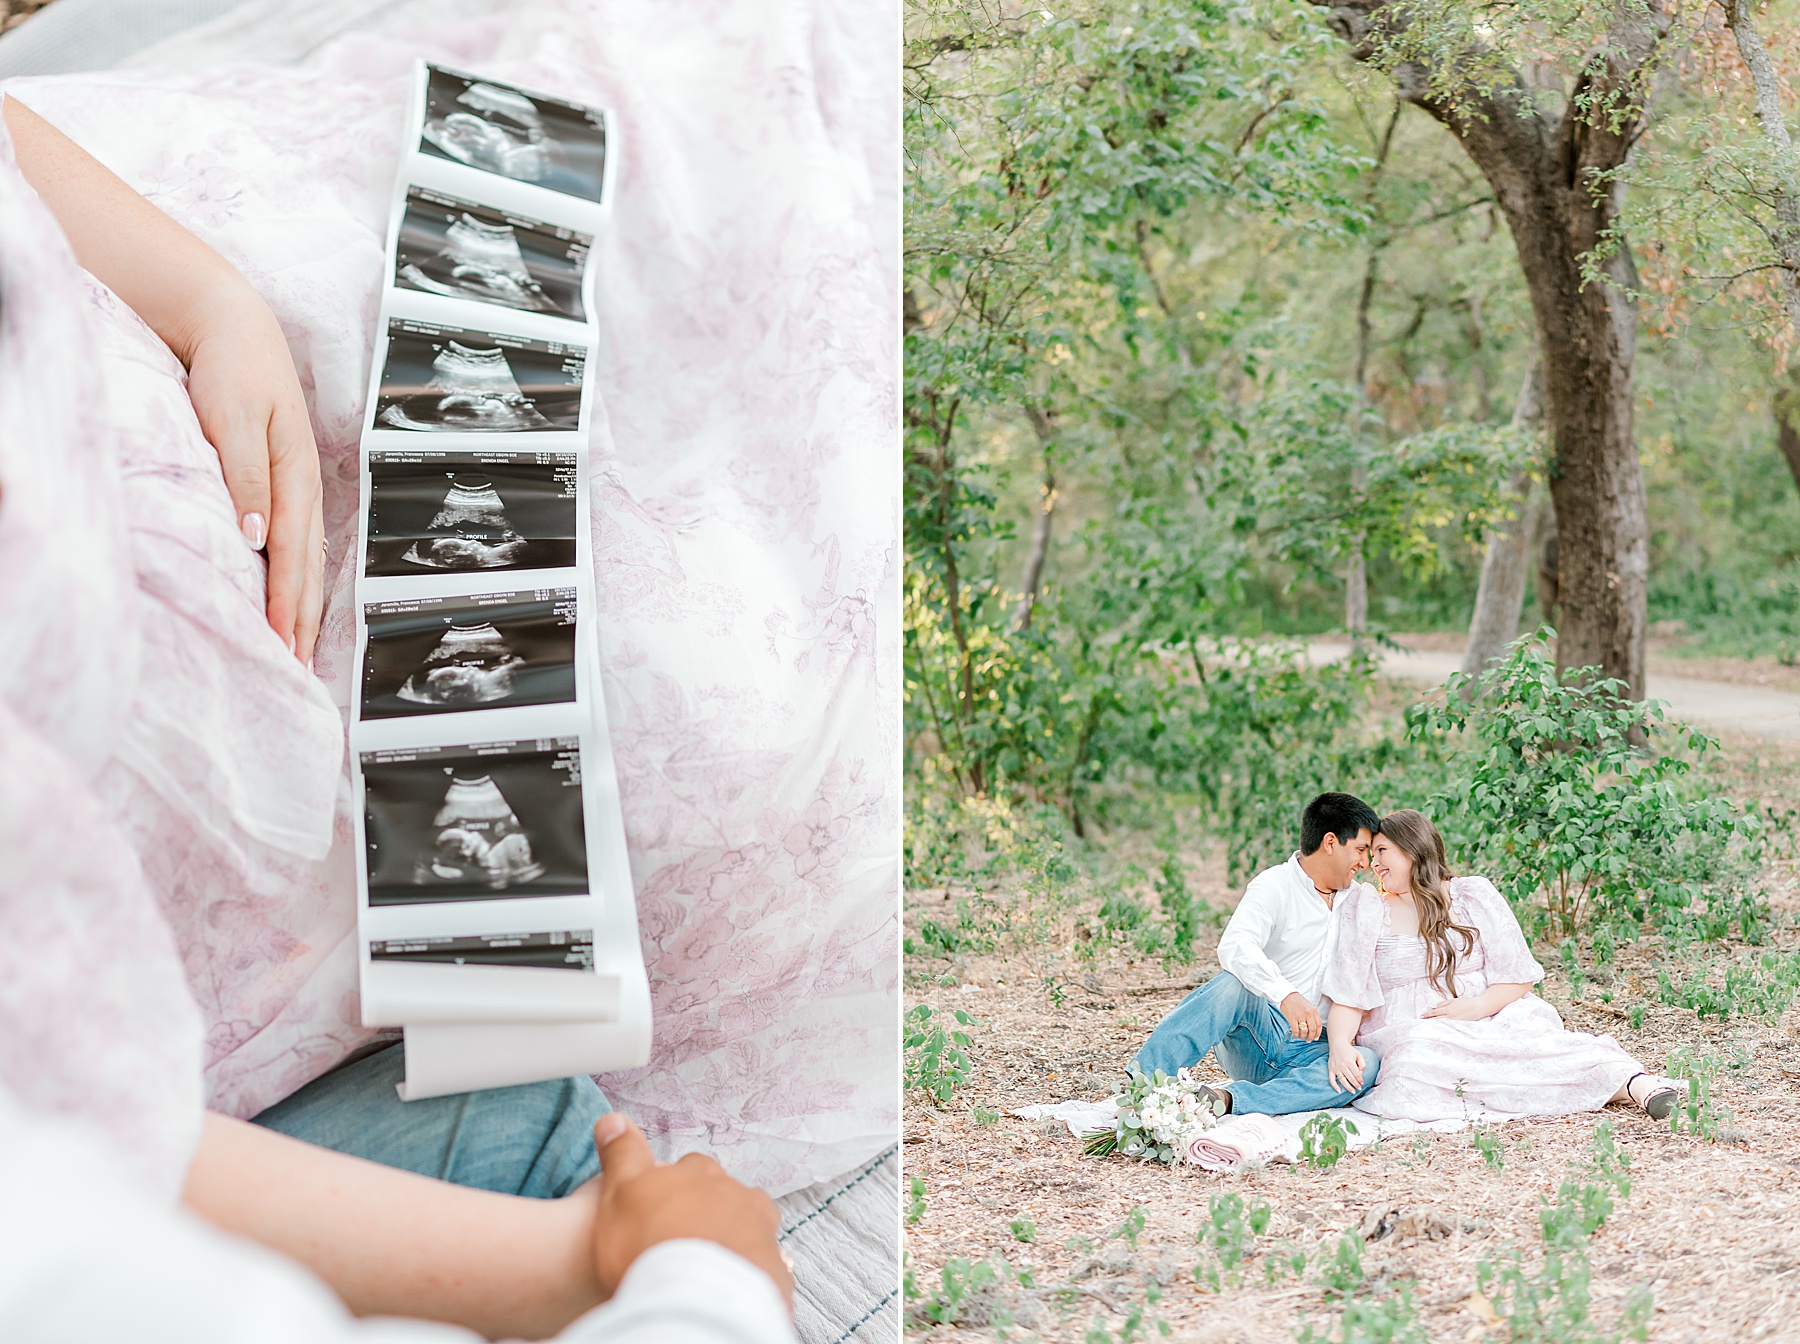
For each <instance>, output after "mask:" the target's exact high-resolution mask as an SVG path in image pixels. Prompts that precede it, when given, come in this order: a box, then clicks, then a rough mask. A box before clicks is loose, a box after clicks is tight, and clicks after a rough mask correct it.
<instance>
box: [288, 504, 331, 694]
mask: <svg viewBox="0 0 1800 1344" xmlns="http://www.w3.org/2000/svg"><path fill="white" fill-rule="evenodd" d="M311 549H312V550H313V551H314V552H315V553H317V555H318V557H319V559H318V561H317V562H316V563H314V564H311V565H309V566H308V567H307V571H306V588H305V590H304V591H303V592H302V593H301V594H300V614H299V616H298V617H297V618H296V620H295V622H294V656H295V657H297V658H298V659H299V660H300V661H301V662H303V663H311V662H312V656H313V646H314V645H316V644H317V643H318V642H319V623H320V622H321V621H322V620H323V619H324V616H325V559H326V556H325V520H324V518H323V517H320V519H319V520H318V523H317V525H316V527H315V528H314V530H313V534H312V544H311Z"/></svg>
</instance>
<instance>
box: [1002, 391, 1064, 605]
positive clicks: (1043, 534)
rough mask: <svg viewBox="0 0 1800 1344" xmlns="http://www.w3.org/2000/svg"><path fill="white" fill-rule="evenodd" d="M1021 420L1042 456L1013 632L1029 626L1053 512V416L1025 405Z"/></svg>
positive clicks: (1047, 555) (1048, 546) (1054, 484)
mask: <svg viewBox="0 0 1800 1344" xmlns="http://www.w3.org/2000/svg"><path fill="white" fill-rule="evenodd" d="M1025 418H1026V419H1028V420H1030V421H1031V427H1032V429H1033V430H1035V431H1036V432H1037V436H1038V446H1039V447H1040V448H1042V449H1043V452H1044V493H1043V495H1042V496H1041V497H1040V498H1039V500H1038V515H1037V522H1036V523H1035V524H1034V525H1033V527H1032V530H1031V552H1030V554H1029V555H1027V556H1026V557H1025V573H1024V576H1023V577H1022V578H1021V579H1020V580H1019V605H1018V606H1016V607H1014V608H1013V618H1012V623H1013V629H1015V630H1024V629H1027V628H1028V627H1029V626H1030V625H1031V611H1032V608H1033V607H1035V606H1036V605H1037V595H1038V584H1039V583H1040V582H1042V580H1043V577H1044V561H1045V560H1046V559H1047V558H1048V557H1049V555H1050V519H1051V517H1052V516H1053V514H1054V513H1055V510H1056V460H1055V458H1054V457H1053V456H1052V451H1051V450H1052V449H1053V448H1054V447H1055V445H1056V412H1055V411H1047V410H1045V409H1044V408H1043V407H1042V406H1038V405H1036V404H1035V403H1032V402H1027V403H1026V405H1025Z"/></svg>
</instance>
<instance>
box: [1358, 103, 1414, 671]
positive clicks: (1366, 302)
mask: <svg viewBox="0 0 1800 1344" xmlns="http://www.w3.org/2000/svg"><path fill="white" fill-rule="evenodd" d="M1404 106H1405V104H1404V103H1402V102H1401V101H1400V99H1398V98H1396V99H1394V110H1393V113H1392V114H1391V115H1390V116H1389V117H1388V124H1387V130H1386V131H1384V132H1383V133H1382V136H1381V144H1380V146H1379V147H1378V148H1377V149H1376V151H1375V168H1374V171H1373V172H1371V173H1370V174H1369V188H1368V191H1367V193H1366V195H1365V199H1366V200H1367V202H1368V206H1369V210H1370V212H1371V213H1373V212H1374V210H1375V198H1376V194H1377V193H1378V192H1379V191H1380V190H1381V174H1382V171H1383V170H1384V169H1385V168H1386V167H1387V160H1388V151H1389V150H1391V149H1392V148H1393V147H1394V131H1395V129H1396V128H1397V127H1398V126H1399V125H1400V109H1401V108H1402V107H1404ZM1388 241H1389V239H1388V236H1387V235H1386V234H1385V233H1383V232H1381V231H1380V230H1377V231H1376V233H1375V236H1374V238H1373V239H1372V240H1371V241H1370V243H1369V253H1368V256H1367V257H1366V258H1364V260H1363V278H1362V289H1361V291H1360V292H1359V293H1358V294H1357V296H1356V347H1355V348H1356V353H1355V356H1354V357H1353V358H1352V359H1351V362H1350V379H1351V381H1352V382H1353V383H1354V384H1355V385H1356V394H1357V396H1359V397H1361V398H1362V399H1363V400H1364V401H1367V400H1368V397H1369V349H1370V338H1371V335H1372V332H1373V328H1372V327H1371V325H1370V322H1369V308H1370V305H1372V304H1373V303H1374V301H1375V280H1376V277H1377V276H1378V275H1379V274H1380V272H1381V254H1382V253H1383V252H1385V251H1386V250H1387V245H1388ZM1368 483H1369V472H1368V468H1366V467H1364V466H1363V465H1362V464H1361V463H1358V464H1357V465H1356V466H1354V467H1352V468H1351V469H1350V489H1351V493H1352V494H1354V495H1356V496H1357V497H1359V498H1360V497H1361V495H1362V492H1363V491H1364V489H1366V488H1367V487H1368ZM1350 546H1351V550H1350V563H1349V565H1348V566H1347V567H1346V568H1345V570H1344V629H1346V630H1348V631H1349V632H1350V650H1351V652H1352V653H1361V652H1362V651H1363V647H1364V635H1365V633H1366V632H1367V630H1368V628H1369V559H1368V555H1367V554H1366V552H1365V551H1364V549H1363V546H1364V541H1363V534H1362V533H1361V532H1358V533H1357V534H1356V535H1355V536H1354V537H1353V538H1352V539H1351V542H1350Z"/></svg>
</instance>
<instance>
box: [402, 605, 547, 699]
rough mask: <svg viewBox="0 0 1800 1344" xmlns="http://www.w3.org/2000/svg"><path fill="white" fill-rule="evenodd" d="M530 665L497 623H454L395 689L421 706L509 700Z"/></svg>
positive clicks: (403, 697)
mask: <svg viewBox="0 0 1800 1344" xmlns="http://www.w3.org/2000/svg"><path fill="white" fill-rule="evenodd" d="M524 666H525V660H524V659H523V658H521V657H519V655H518V654H517V653H515V652H513V649H512V647H511V645H509V644H508V643H507V642H506V640H505V638H504V637H503V636H502V635H501V633H500V632H499V631H498V630H496V629H495V628H494V627H493V625H492V624H490V623H489V622H486V621H483V622H481V623H479V624H474V625H452V626H451V627H450V628H449V629H448V630H446V631H444V636H443V638H442V639H440V640H439V641H438V644H437V647H436V648H434V649H433V650H432V651H431V652H430V653H429V654H428V655H427V656H426V658H425V661H424V663H422V664H421V665H420V667H419V669H418V670H417V671H416V672H414V673H413V674H412V676H410V677H408V678H407V679H406V683H405V684H404V685H403V686H401V687H400V689H399V690H398V691H396V692H395V694H396V695H398V696H399V697H400V698H401V699H402V700H410V701H411V702H412V703H414V704H416V705H436V706H445V707H459V708H462V707H472V706H476V705H485V704H488V703H490V702H492V701H495V700H504V699H505V698H506V697H507V696H509V695H511V694H512V692H513V677H514V674H515V673H517V672H518V670H519V669H520V668H522V667H524Z"/></svg>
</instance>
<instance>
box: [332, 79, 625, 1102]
mask: <svg viewBox="0 0 1800 1344" xmlns="http://www.w3.org/2000/svg"><path fill="white" fill-rule="evenodd" d="M413 87H414V100H413V104H412V109H411V112H410V114H409V117H408V127H409V130H408V132H407V135H408V140H407V142H406V152H405V154H404V155H403V157H402V170H401V175H400V177H399V178H398V179H397V180H396V183H395V190H394V195H393V197H392V204H391V209H390V213H389V217H388V247H387V258H386V263H387V269H386V271H385V273H384V280H385V283H384V285H383V288H382V295H381V307H380V310H379V322H380V327H379V330H378V333H377V341H376V358H375V359H374V360H373V361H372V367H371V369H370V376H369V395H368V408H369V409H368V412H367V415H368V418H367V420H366V421H365V423H364V433H363V439H362V452H361V464H362V473H361V477H360V479H361V481H362V482H363V483H364V485H365V490H364V499H363V508H362V511H361V513H360V520H361V528H360V537H359V541H360V545H359V548H358V552H359V556H360V559H361V568H360V569H359V572H358V575H357V591H356V597H357V600H356V605H355V614H356V623H357V636H358V640H357V647H358V656H359V658H360V659H361V666H360V668H359V677H358V680H357V688H356V689H357V694H356V706H355V715H354V719H353V722H352V723H351V725H350V735H351V745H352V748H353V750H352V762H353V769H352V775H353V779H352V782H353V786H354V788H355V791H356V798H357V809H356V830H357V841H358V843H357V847H356V848H357V876H358V885H359V902H358V905H359V909H358V925H359V933H360V938H361V942H362V947H363V952H362V973H361V982H360V983H361V989H362V1004H363V1014H364V1021H365V1025H368V1026H395V1025H399V1026H404V1027H405V1028H406V1058H407V1065H406V1081H405V1082H404V1083H403V1084H402V1086H401V1089H400V1090H401V1095H402V1096H403V1097H405V1098H407V1099H415V1098H420V1097H429V1096H442V1095H446V1094H447V1093H450V1092H457V1091H465V1090H468V1089H470V1088H479V1087H491V1086H503V1085H507V1084H511V1083H518V1082H531V1081H536V1080H540V1079H544V1078H552V1077H566V1076H569V1075H571V1074H578V1073H595V1072H602V1071H607V1070H611V1069H617V1068H629V1067H637V1066H641V1065H642V1064H644V1063H645V1062H646V1061H647V1060H648V1058H649V1049H650V1022H651V1007H650V998H649V984H648V978H647V976H646V975H645V970H644V962H643V953H642V950H641V944H640V941H639V933H638V927H637V914H636V904H635V900H634V898H633V892H632V880H631V873H630V867H629V863H628V860H627V857H626V848H625V835H624V818H623V815H622V813H621V811H620V808H619V799H618V783H617V779H616V776H615V773H614V770H613V761H612V750H611V743H610V741H609V739H608V736H607V727H606V708H605V705H604V703H603V702H602V701H601V700H600V699H599V696H598V683H597V681H596V679H595V676H594V672H595V668H596V666H597V663H598V649H597V647H596V643H595V636H594V622H593V613H594V611H595V610H596V608H597V603H596V601H595V597H594V588H593V584H594V577H593V571H592V566H591V564H588V563H585V562H586V561H587V560H588V559H589V548H590V543H589V535H590V529H591V526H592V524H591V522H590V513H589V508H590V499H589V485H588V479H589V478H588V467H587V463H586V462H585V461H584V459H583V454H584V452H585V451H586V450H587V446H588V445H587V434H586V430H587V427H588V408H589V407H590V406H593V405H595V404H596V403H595V400H594V398H595V395H596V393H595V389H594V388H593V387H591V386H590V385H589V383H588V376H589V373H590V370H591V369H592V368H593V352H594V350H595V348H596V331H595V328H594V325H593V320H594V294H595V277H594V270H593V268H594V258H595V254H596V250H597V248H596V242H597V234H598V231H599V230H600V229H601V228H603V227H604V225H605V220H606V217H607V211H606V210H605V209H604V208H603V202H604V199H605V197H606V195H607V194H608V193H607V182H608V178H609V176H610V175H611V174H613V173H614V172H616V171H617V155H616V153H615V152H613V150H614V148H615V147H614V146H613V145H611V144H609V142H608V134H607V132H608V125H607V118H606V115H605V114H604V113H603V112H601V111H599V110H598V109H590V108H582V107H578V106H576V105H574V104H570V103H565V102H560V101H559V100H557V99H555V98H549V97H545V96H543V95H539V94H536V93H533V92H530V91H528V90H523V89H516V88H513V87H511V86H509V85H506V84H503V83H500V82H497V81H493V80H490V79H485V78H481V77H479V76H475V75H464V74H459V73H457V72H454V71H444V70H438V69H434V68H431V67H427V66H425V65H424V64H423V63H421V64H419V65H417V66H416V67H415V80H414V86H413ZM528 571H536V573H531V574H529V576H528V575H527V572H528ZM490 710H492V711H497V712H494V713H489V711H490ZM499 735H505V737H506V738H507V739H508V740H505V741H486V740H484V739H487V738H491V737H498V736H499ZM495 929H502V930H509V931H518V932H516V933H515V932H507V933H504V934H495V933H493V932H492V931H493V930H495ZM415 1046H417V1047H418V1048H417V1051H416V1052H415V1048H414V1047H415ZM415 1054H416V1056H417V1057H415Z"/></svg>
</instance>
